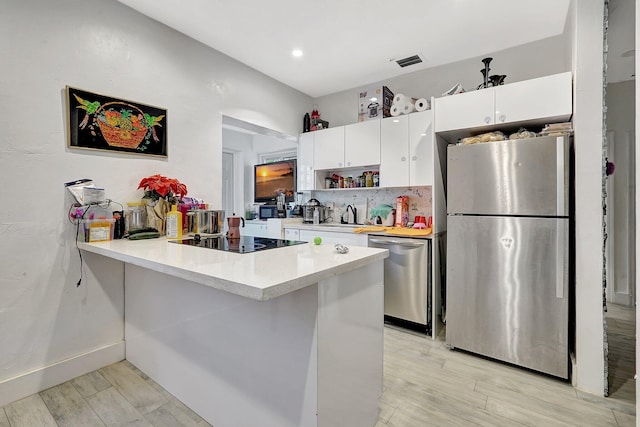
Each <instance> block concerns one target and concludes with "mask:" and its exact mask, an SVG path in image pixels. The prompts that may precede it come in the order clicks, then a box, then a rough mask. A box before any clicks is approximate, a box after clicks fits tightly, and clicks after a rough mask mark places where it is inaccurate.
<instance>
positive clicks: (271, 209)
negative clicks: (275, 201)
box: [258, 205, 278, 219]
mask: <svg viewBox="0 0 640 427" xmlns="http://www.w3.org/2000/svg"><path fill="white" fill-rule="evenodd" d="M259 209H260V210H259V213H258V218H260V219H269V218H278V206H277V205H260V208H259Z"/></svg>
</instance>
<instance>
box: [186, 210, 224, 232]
mask: <svg viewBox="0 0 640 427" xmlns="http://www.w3.org/2000/svg"><path fill="white" fill-rule="evenodd" d="M223 229H224V211H218V210H205V209H195V210H192V211H189V212H187V232H188V233H189V234H219V233H222V231H223Z"/></svg>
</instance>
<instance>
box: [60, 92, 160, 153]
mask: <svg viewBox="0 0 640 427" xmlns="http://www.w3.org/2000/svg"><path fill="white" fill-rule="evenodd" d="M66 89H67V110H68V111H67V113H68V115H69V138H68V146H69V147H70V148H88V149H96V150H107V151H123V152H128V153H138V154H148V155H154V156H162V157H167V138H166V135H167V110H165V109H161V108H158V107H152V106H149V105H145V104H141V103H138V102H134V101H126V100H121V99H116V98H112V97H108V96H104V95H98V94H95V93H91V92H87V91H83V90H80V89H76V88H72V87H69V86H67V88H66Z"/></svg>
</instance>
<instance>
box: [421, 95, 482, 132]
mask: <svg viewBox="0 0 640 427" xmlns="http://www.w3.org/2000/svg"><path fill="white" fill-rule="evenodd" d="M494 105H495V100H494V91H493V89H491V88H489V89H482V90H477V91H474V92H465V93H459V94H457V95H451V96H444V97H442V98H436V100H435V107H434V109H435V114H436V132H443V131H447V130H455V129H467V128H477V127H481V126H487V125H492V124H493V123H494V122H495V119H494Z"/></svg>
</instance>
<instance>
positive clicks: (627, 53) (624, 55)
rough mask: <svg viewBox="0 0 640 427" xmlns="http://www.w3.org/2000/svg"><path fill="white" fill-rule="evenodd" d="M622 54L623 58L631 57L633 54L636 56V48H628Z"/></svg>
mask: <svg viewBox="0 0 640 427" xmlns="http://www.w3.org/2000/svg"><path fill="white" fill-rule="evenodd" d="M620 56H622V57H623V58H629V57H631V56H636V50H635V49H630V50H628V51H626V52H622V55H620Z"/></svg>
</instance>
